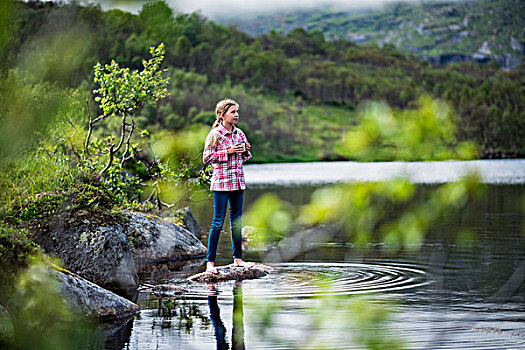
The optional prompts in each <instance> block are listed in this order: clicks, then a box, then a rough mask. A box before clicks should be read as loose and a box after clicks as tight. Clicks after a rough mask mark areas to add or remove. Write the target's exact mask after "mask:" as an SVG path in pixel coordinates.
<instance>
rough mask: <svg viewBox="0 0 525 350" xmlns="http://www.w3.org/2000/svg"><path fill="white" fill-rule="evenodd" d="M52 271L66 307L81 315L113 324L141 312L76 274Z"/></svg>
mask: <svg viewBox="0 0 525 350" xmlns="http://www.w3.org/2000/svg"><path fill="white" fill-rule="evenodd" d="M50 270H51V272H52V274H53V275H54V277H55V278H56V279H57V280H58V281H59V284H60V290H61V292H62V293H63V295H64V296H65V302H66V305H68V306H69V307H70V308H71V309H72V310H73V311H74V312H76V313H78V314H80V315H83V316H85V317H88V318H96V319H100V320H103V321H106V322H111V321H117V320H123V319H126V318H129V317H131V316H134V315H136V314H138V313H139V311H140V309H139V307H138V306H137V305H136V304H134V303H132V302H131V301H129V300H127V299H125V298H123V297H121V296H119V295H117V294H115V293H112V292H110V291H108V290H106V289H104V288H101V287H99V286H97V285H96V284H94V283H92V282H90V281H88V280H86V279H84V278H82V277H80V276H78V275H76V274H74V273H71V272H69V271H65V270H61V271H59V270H56V269H53V268H50Z"/></svg>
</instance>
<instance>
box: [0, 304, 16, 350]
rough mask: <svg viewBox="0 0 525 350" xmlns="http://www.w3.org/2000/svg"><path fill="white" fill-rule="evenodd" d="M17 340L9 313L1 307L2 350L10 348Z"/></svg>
mask: <svg viewBox="0 0 525 350" xmlns="http://www.w3.org/2000/svg"><path fill="white" fill-rule="evenodd" d="M14 338H15V329H14V327H13V323H12V322H11V316H10V315H9V312H8V311H7V310H6V309H5V308H4V307H3V306H2V305H0V349H4V348H8V345H9V344H11V343H12V342H13V340H14Z"/></svg>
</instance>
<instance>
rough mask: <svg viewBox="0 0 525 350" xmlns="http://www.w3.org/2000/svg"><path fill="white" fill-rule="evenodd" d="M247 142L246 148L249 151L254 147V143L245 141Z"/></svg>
mask: <svg viewBox="0 0 525 350" xmlns="http://www.w3.org/2000/svg"><path fill="white" fill-rule="evenodd" d="M245 143H246V150H247V151H249V150H250V149H251V148H252V145H250V144H249V143H248V142H245Z"/></svg>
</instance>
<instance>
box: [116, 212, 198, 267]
mask: <svg viewBox="0 0 525 350" xmlns="http://www.w3.org/2000/svg"><path fill="white" fill-rule="evenodd" d="M122 214H124V215H126V216H127V217H128V218H129V223H128V224H127V226H126V228H127V230H128V235H130V236H132V237H135V238H136V242H135V243H134V244H133V246H132V247H131V254H132V255H133V258H134V259H135V264H136V267H137V271H139V272H141V271H142V270H144V269H146V268H147V267H148V265H150V264H157V263H162V262H166V261H170V260H185V259H195V258H201V257H204V256H205V255H206V247H205V246H204V245H203V244H202V242H201V241H200V240H199V239H198V238H197V237H196V236H195V235H194V234H193V233H191V232H190V231H188V230H186V229H185V228H183V227H180V226H177V225H175V224H174V223H172V222H170V221H168V220H165V219H162V218H159V217H156V216H152V215H149V214H145V213H140V212H131V211H127V210H125V211H123V212H122Z"/></svg>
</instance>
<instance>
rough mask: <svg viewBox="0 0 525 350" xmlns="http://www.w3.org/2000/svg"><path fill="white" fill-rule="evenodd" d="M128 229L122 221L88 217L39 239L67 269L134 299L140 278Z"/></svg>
mask: <svg viewBox="0 0 525 350" xmlns="http://www.w3.org/2000/svg"><path fill="white" fill-rule="evenodd" d="M125 231H126V228H125V227H124V225H122V224H120V223H118V222H108V223H94V222H91V221H90V220H85V222H84V223H82V224H80V225H75V226H73V227H68V226H63V227H62V228H61V229H55V230H51V231H50V232H48V233H47V234H46V235H43V236H41V237H38V238H37V239H36V242H37V243H38V244H40V246H41V247H42V248H43V249H44V251H46V252H47V253H52V254H56V255H57V256H58V257H59V258H60V259H61V260H62V261H63V262H64V264H65V267H66V269H68V270H70V271H73V272H74V273H76V274H78V275H81V276H82V277H84V278H85V279H87V280H89V281H91V282H93V283H96V284H98V285H99V286H101V287H104V288H107V289H109V290H111V291H114V292H116V293H118V294H121V295H124V296H126V297H128V298H133V297H134V296H135V295H136V290H137V287H138V285H139V279H138V276H137V271H136V268H135V261H134V260H133V257H132V255H131V249H130V244H129V242H128V237H127V236H126V233H125Z"/></svg>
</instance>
